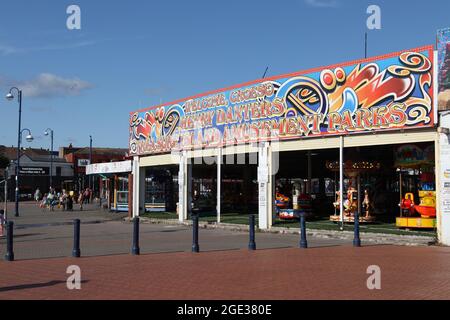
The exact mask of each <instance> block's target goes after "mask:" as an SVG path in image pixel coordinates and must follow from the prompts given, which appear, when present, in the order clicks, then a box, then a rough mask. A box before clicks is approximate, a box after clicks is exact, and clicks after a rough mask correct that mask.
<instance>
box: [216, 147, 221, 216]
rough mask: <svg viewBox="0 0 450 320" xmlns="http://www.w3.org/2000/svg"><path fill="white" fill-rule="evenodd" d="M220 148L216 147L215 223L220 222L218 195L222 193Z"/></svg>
mask: <svg viewBox="0 0 450 320" xmlns="http://www.w3.org/2000/svg"><path fill="white" fill-rule="evenodd" d="M221 186H222V149H221V148H218V149H217V192H216V196H217V207H216V210H217V223H220V214H221V211H220V202H221V201H220V197H221V193H222V189H221Z"/></svg>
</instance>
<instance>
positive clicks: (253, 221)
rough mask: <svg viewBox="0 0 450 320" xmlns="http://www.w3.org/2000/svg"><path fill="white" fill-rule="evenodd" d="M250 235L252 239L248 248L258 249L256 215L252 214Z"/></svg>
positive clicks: (250, 217)
mask: <svg viewBox="0 0 450 320" xmlns="http://www.w3.org/2000/svg"><path fill="white" fill-rule="evenodd" d="M249 236H250V240H249V242H248V250H256V243H255V215H253V214H251V215H250V216H249Z"/></svg>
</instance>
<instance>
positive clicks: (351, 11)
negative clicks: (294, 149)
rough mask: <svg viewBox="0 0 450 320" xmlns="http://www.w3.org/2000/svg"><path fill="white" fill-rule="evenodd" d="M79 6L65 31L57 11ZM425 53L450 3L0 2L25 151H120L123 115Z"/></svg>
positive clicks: (1, 55)
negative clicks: (268, 81)
mask: <svg viewBox="0 0 450 320" xmlns="http://www.w3.org/2000/svg"><path fill="white" fill-rule="evenodd" d="M71 4H76V5H78V6H80V8H81V30H68V29H67V28H66V20H67V17H68V14H67V13H66V8H67V7H68V6H69V5H71ZM371 4H376V5H379V6H380V7H381V13H382V17H381V19H382V29H381V30H370V31H368V37H369V48H368V54H369V56H374V55H379V54H384V53H389V52H393V51H398V50H402V49H408V48H413V47H417V46H422V45H426V44H434V43H435V35H436V30H437V29H439V28H444V27H449V26H450V20H449V12H450V2H449V1H448V0H429V1H411V0H395V1H392V0H390V1H375V0H371V1H365V0H295V1H283V0H279V1H266V0H258V1H250V0H247V1H245V0H227V1H214V0H209V1H208V0H192V1H185V0H184V1H182V0H180V1H175V0H164V1H159V0H158V1H157V0H151V1H150V0H147V1H144V0H128V1H124V0H117V1H106V0H89V1H64V0H40V1H29V0H28V1H25V0H15V1H6V0H1V11H0V93H1V96H2V97H3V96H4V94H5V93H6V92H7V90H8V89H9V88H10V87H11V86H12V85H17V86H20V87H21V88H23V89H24V97H23V114H22V124H23V125H22V127H23V128H29V129H31V131H32V132H33V135H34V136H35V138H36V139H35V141H34V142H33V143H32V144H28V143H24V144H25V146H33V147H43V148H48V147H49V145H50V141H49V138H48V137H45V136H44V135H43V131H44V130H45V129H46V128H48V127H50V128H52V129H54V132H55V147H59V146H67V145H69V143H72V144H73V145H76V146H88V145H89V135H92V136H93V139H94V146H99V147H100V146H101V147H125V148H126V147H127V146H128V115H129V112H130V111H133V110H136V109H140V108H144V107H148V106H152V105H155V104H159V103H160V102H161V101H162V102H163V103H164V102H170V101H172V100H176V99H178V98H183V97H187V96H191V95H194V94H198V93H202V92H205V91H209V90H213V89H218V88H222V87H226V86H230V85H234V84H238V83H241V82H245V81H250V80H254V79H257V78H260V77H261V76H262V74H263V73H264V70H265V68H266V66H269V71H268V74H267V75H268V76H272V75H277V74H283V73H289V72H294V71H298V70H303V69H307V68H311V67H318V66H323V65H329V64H334V63H338V62H344V61H348V60H353V59H358V58H362V57H363V56H364V42H363V41H364V32H365V31H367V28H366V19H367V17H368V15H367V14H366V9H367V7H368V6H369V5H371ZM0 115H1V116H0V122H1V124H0V144H5V145H14V146H15V145H16V144H17V120H18V106H17V103H16V102H15V103H13V102H8V101H6V100H5V99H3V98H1V99H0Z"/></svg>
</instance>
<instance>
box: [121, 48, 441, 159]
mask: <svg viewBox="0 0 450 320" xmlns="http://www.w3.org/2000/svg"><path fill="white" fill-rule="evenodd" d="M432 72H433V48H432V46H427V47H422V48H417V49H412V50H408V51H403V52H399V53H393V54H389V55H385V56H382V57H375V58H371V59H365V60H360V61H355V62H350V63H345V64H340V65H334V66H330V67H326V68H320V69H314V70H310V71H306V72H298V73H294V74H289V75H284V76H278V77H273V78H268V79H261V80H257V81H254V82H251V83H246V84H242V85H239V86H235V87H231V88H227V89H222V90H218V91H215V92H210V93H206V94H203V95H199V96H195V97H191V98H188V99H184V100H179V101H175V102H173V103H170V104H167V105H161V106H157V107H154V108H149V109H145V110H140V111H136V112H132V113H131V114H130V122H129V126H130V127H129V128H130V141H129V142H130V155H144V154H156V153H167V152H170V151H173V150H191V149H197V148H205V147H219V146H224V145H236V144H244V143H251V142H258V141H268V140H285V139H300V138H304V137H317V136H324V135H341V134H351V133H361V132H372V131H379V130H398V129H409V128H418V127H430V126H433V125H434V123H435V119H434V107H433V90H432V85H433V84H432V81H433V75H432Z"/></svg>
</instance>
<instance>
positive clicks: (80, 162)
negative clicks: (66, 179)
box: [78, 159, 91, 167]
mask: <svg viewBox="0 0 450 320" xmlns="http://www.w3.org/2000/svg"><path fill="white" fill-rule="evenodd" d="M90 164H91V160H89V159H78V166H79V167H86V166H88V165H90Z"/></svg>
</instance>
